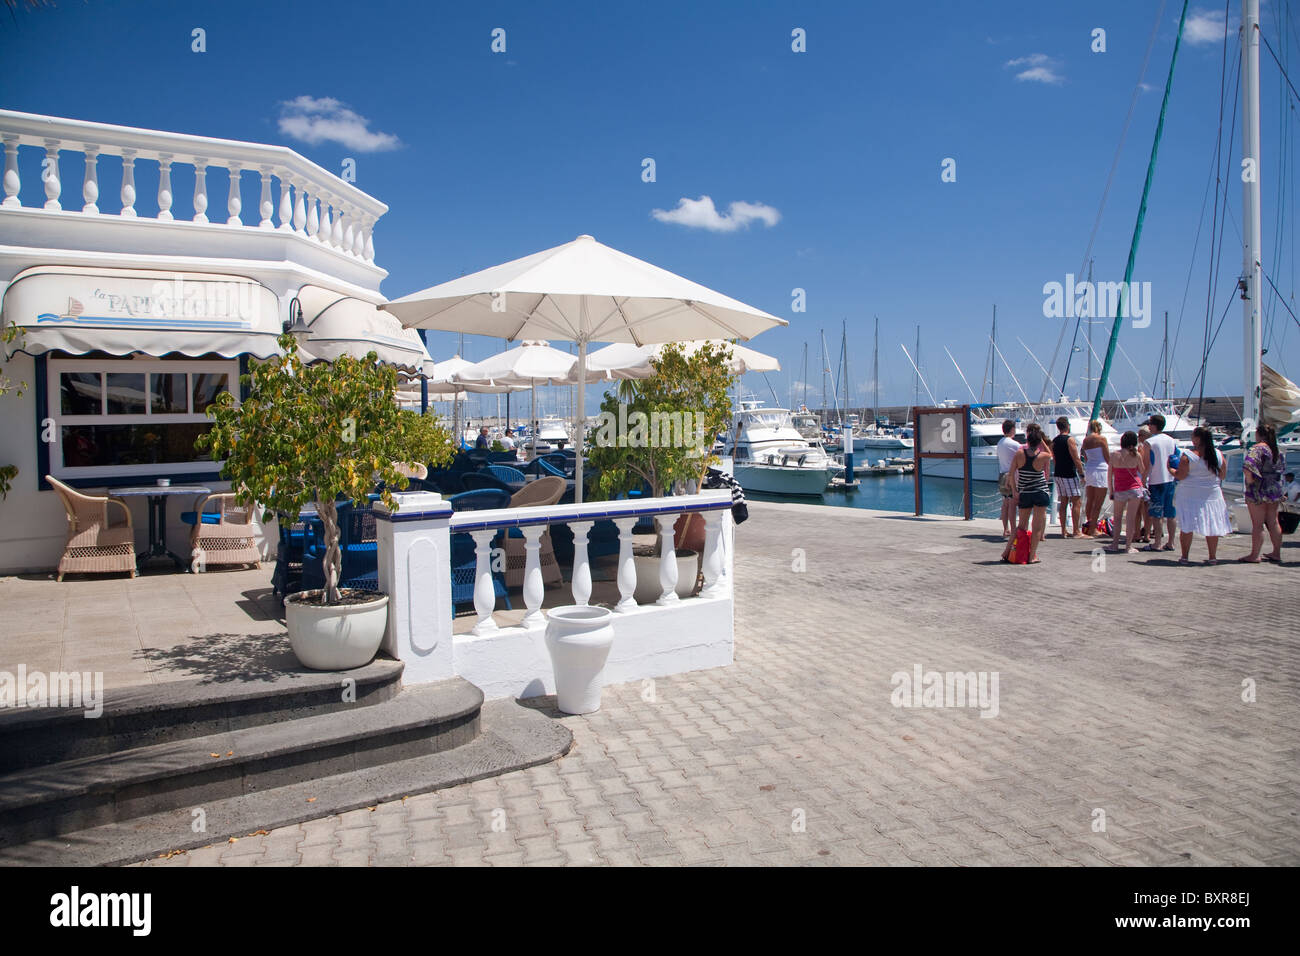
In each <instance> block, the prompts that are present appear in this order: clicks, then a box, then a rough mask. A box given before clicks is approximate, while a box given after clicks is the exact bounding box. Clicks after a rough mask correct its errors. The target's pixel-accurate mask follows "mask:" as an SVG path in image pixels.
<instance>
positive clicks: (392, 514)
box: [372, 508, 452, 524]
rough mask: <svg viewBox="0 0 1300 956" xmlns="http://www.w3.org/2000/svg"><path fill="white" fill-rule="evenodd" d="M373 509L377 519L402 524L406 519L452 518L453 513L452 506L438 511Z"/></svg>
mask: <svg viewBox="0 0 1300 956" xmlns="http://www.w3.org/2000/svg"><path fill="white" fill-rule="evenodd" d="M372 510H373V511H374V513H375V520H376V521H391V522H393V523H394V524H401V523H402V522H404V521H428V520H429V519H430V518H450V517H451V515H452V510H451V508H440V509H438V510H437V511H431V510H430V511H384V510H382V509H379V508H374V509H372Z"/></svg>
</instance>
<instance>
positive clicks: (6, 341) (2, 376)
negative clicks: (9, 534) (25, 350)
mask: <svg viewBox="0 0 1300 956" xmlns="http://www.w3.org/2000/svg"><path fill="white" fill-rule="evenodd" d="M21 337H22V330H21V329H19V327H18V326H16V325H7V326H5V330H4V332H3V333H0V346H2V347H0V357H3V358H4V359H5V360H6V361H7V360H8V359H9V358H10V356H12V355H13V353H14V352H15V351H17V350H18V349H19V348H22V345H21V344H19V345H17V346H13V343H14V342H18V341H19V340H20V339H21ZM11 346H13V347H12V348H11ZM26 388H27V383H26V382H15V381H14V380H13V379H11V378H10V377H9V374H8V373H7V372H6V371H5V370H4V368H3V367H0V396H2V395H8V394H9V393H10V392H13V393H14V397H15V398H21V397H22V394H23V391H24V390H25V389H26ZM17 477H18V466H17V465H0V500H2V499H4V498H7V497H9V489H10V488H12V487H13V482H14V479H15V478H17Z"/></svg>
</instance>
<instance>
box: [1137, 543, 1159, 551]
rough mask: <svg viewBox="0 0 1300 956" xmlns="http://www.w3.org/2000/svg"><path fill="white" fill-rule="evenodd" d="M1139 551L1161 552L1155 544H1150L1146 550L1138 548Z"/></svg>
mask: <svg viewBox="0 0 1300 956" xmlns="http://www.w3.org/2000/svg"><path fill="white" fill-rule="evenodd" d="M1138 550H1139V551H1159V550H1160V549H1159V548H1157V547H1156V546H1155V545H1154V544H1148V545H1147V546H1146V547H1145V548H1138Z"/></svg>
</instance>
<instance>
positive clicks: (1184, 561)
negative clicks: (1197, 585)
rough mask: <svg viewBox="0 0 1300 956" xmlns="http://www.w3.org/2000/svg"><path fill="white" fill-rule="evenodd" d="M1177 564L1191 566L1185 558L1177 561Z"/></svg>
mask: <svg viewBox="0 0 1300 956" xmlns="http://www.w3.org/2000/svg"><path fill="white" fill-rule="evenodd" d="M1178 563H1179V564H1191V563H1192V562H1190V561H1188V560H1187V559H1186V558H1179V559H1178Z"/></svg>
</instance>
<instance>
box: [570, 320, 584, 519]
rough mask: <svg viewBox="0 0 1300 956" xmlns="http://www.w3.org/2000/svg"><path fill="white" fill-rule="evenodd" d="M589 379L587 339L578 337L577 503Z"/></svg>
mask: <svg viewBox="0 0 1300 956" xmlns="http://www.w3.org/2000/svg"><path fill="white" fill-rule="evenodd" d="M586 380H587V339H586V337H585V336H584V337H583V338H580V339H578V384H577V385H575V386H574V394H573V399H574V400H573V452H574V472H573V476H574V483H573V501H574V503H575V504H582V446H583V443H584V439H585V438H586V436H585V435H584V434H583V432H584V431H585V428H584V427H583V426H584V425H585V423H586V419H587V416H586V415H585V414H584V412H585V411H586V408H585V407H584V406H585V405H586V398H587V396H586V394H585V393H584V392H583V388H584V387H585V386H586Z"/></svg>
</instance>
